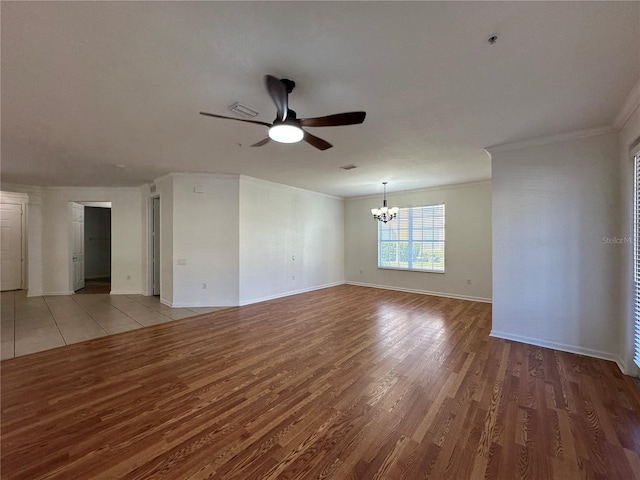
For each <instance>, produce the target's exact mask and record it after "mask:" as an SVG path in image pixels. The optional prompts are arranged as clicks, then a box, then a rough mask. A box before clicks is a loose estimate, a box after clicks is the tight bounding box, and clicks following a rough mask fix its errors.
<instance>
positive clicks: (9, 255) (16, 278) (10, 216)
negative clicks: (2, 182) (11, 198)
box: [0, 203, 22, 292]
mask: <svg viewBox="0 0 640 480" xmlns="http://www.w3.org/2000/svg"><path fill="white" fill-rule="evenodd" d="M0 230H1V231H2V234H1V238H0V245H1V246H2V252H0V254H1V257H0V259H1V263H2V265H1V266H0V272H2V273H1V280H0V283H1V285H2V287H1V289H2V291H3V292H4V291H7V290H19V289H20V288H22V205H19V204H15V203H3V204H1V205H0Z"/></svg>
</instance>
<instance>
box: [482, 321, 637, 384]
mask: <svg viewBox="0 0 640 480" xmlns="http://www.w3.org/2000/svg"><path fill="white" fill-rule="evenodd" d="M489 336H491V337H495V338H502V339H504V340H513V341H515V342H520V343H527V344H529V345H535V346H537V347H545V348H551V349H553V350H560V351H562V352H568V353H576V354H578V355H585V356H587V357H594V358H600V359H602V360H609V361H610V362H615V363H616V365H618V368H619V369H620V371H621V372H622V373H623V374H625V375H628V374H629V373H627V372H628V369H627V368H626V367H625V365H624V362H623V361H622V359H621V358H620V357H619V356H618V355H616V354H614V353H609V352H603V351H602V350H594V349H593V348H586V347H581V346H579V345H569V344H566V343H560V342H554V341H551V340H543V339H541V338H533V337H525V336H523V335H515V334H512V333H508V332H499V331H496V330H491V333H490V334H489Z"/></svg>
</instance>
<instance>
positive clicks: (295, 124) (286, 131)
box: [200, 75, 367, 150]
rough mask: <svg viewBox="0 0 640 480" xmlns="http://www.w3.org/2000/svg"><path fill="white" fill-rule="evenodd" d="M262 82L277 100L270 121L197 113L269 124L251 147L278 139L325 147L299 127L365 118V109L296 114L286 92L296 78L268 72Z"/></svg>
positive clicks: (359, 120)
mask: <svg viewBox="0 0 640 480" xmlns="http://www.w3.org/2000/svg"><path fill="white" fill-rule="evenodd" d="M264 79H265V84H266V86H267V91H268V92H269V95H271V99H272V100H273V103H275V104H276V109H277V115H276V118H275V120H274V121H273V123H267V122H260V121H258V120H245V119H243V118H234V117H225V116H223V115H216V114H213V113H207V112H200V115H206V116H208V117H215V118H225V119H227V120H237V121H238V122H247V123H255V124H258V125H264V126H265V127H268V128H269V136H268V137H267V138H265V139H264V140H260V141H259V142H257V143H254V144H253V145H251V146H252V147H261V146H262V145H265V144H267V143H269V141H270V140H275V141H276V142H281V143H296V142H299V141H300V140H304V141H305V142H307V143H309V144H310V145H313V146H314V147H316V148H317V149H319V150H327V149H328V148H331V147H332V146H333V145H331V144H330V143H329V142H327V141H326V140H323V139H322V138H319V137H316V136H315V135H312V134H310V133H309V132H307V131H305V130H303V129H302V127H339V126H342V125H356V124H359V123H362V122H364V117H365V116H366V115H367V113H366V112H346V113H336V114H334V115H327V116H325V117H316V118H297V117H296V112H294V111H293V110H291V109H290V108H289V102H288V99H289V94H290V93H291V92H292V91H293V89H294V87H295V86H296V84H295V82H294V81H292V80H289V79H287V78H283V79H280V80H279V79H277V78H276V77H273V76H271V75H265V77H264Z"/></svg>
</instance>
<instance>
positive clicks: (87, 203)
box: [65, 200, 113, 295]
mask: <svg viewBox="0 0 640 480" xmlns="http://www.w3.org/2000/svg"><path fill="white" fill-rule="evenodd" d="M66 203H67V208H68V220H67V222H68V227H67V229H68V230H67V231H68V232H69V233H68V239H67V251H68V255H69V258H68V260H67V261H68V264H69V268H68V283H69V286H68V289H69V291H68V293H66V294H65V295H72V294H73V293H74V291H73V267H72V265H71V264H72V262H71V258H72V256H73V238H72V231H71V229H72V218H71V204H72V203H78V204H80V205H82V206H83V207H101V208H109V209H110V210H111V214H112V216H111V228H112V230H111V242H112V243H111V268H110V269H111V274H112V275H113V202H112V201H111V200H68V201H67V202H66ZM82 234H83V238H84V228H83V233H82ZM83 241H84V240H83ZM83 250H84V247H83ZM83 275H84V273H83Z"/></svg>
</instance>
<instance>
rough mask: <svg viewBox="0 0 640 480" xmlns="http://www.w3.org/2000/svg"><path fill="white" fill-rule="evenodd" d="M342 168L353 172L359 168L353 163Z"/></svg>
mask: <svg viewBox="0 0 640 480" xmlns="http://www.w3.org/2000/svg"><path fill="white" fill-rule="evenodd" d="M340 168H341V169H342V170H353V169H354V168H358V166H357V165H354V164H353V163H352V164H351V165H344V166H343V167H340Z"/></svg>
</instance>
